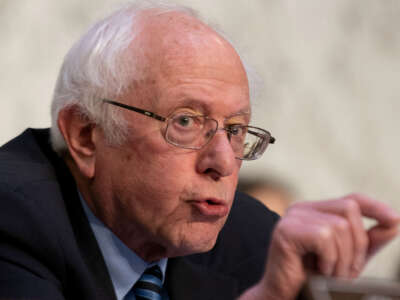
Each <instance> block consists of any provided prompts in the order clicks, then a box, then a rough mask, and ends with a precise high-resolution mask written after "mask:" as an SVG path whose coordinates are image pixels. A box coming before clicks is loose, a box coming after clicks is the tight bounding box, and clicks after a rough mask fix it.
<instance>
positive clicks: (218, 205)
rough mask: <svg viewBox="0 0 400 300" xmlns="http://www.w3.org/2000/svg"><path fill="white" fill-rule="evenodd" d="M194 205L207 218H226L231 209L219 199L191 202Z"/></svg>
mask: <svg viewBox="0 0 400 300" xmlns="http://www.w3.org/2000/svg"><path fill="white" fill-rule="evenodd" d="M191 203H192V205H193V206H194V207H195V208H196V209H197V210H198V212H200V213H201V214H202V215H205V216H215V217H225V216H226V215H228V213H229V207H228V205H226V204H225V203H224V202H223V201H222V200H219V199H213V198H209V199H204V200H198V201H197V200H196V201H191Z"/></svg>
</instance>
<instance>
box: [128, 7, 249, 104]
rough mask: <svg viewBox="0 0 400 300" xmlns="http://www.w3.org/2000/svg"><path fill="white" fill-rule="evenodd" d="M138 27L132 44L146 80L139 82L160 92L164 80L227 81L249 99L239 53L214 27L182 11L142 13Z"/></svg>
mask: <svg viewBox="0 0 400 300" xmlns="http://www.w3.org/2000/svg"><path fill="white" fill-rule="evenodd" d="M141 27H142V29H141V31H140V34H139V35H138V36H137V37H136V39H135V45H133V47H136V49H134V50H135V51H134V52H135V53H136V55H139V58H138V62H139V63H140V64H141V65H142V68H143V72H144V73H145V76H144V81H145V82H146V84H145V85H139V86H142V87H143V88H145V87H146V88H148V87H150V86H149V84H151V90H152V91H153V92H154V91H155V90H156V89H157V87H158V88H159V90H158V92H159V93H160V92H162V88H164V85H165V84H173V83H179V82H178V81H185V80H188V81H190V80H191V79H196V80H200V79H201V80H202V81H203V82H209V83H210V82H212V81H214V82H226V83H227V84H230V85H231V86H237V87H238V88H239V89H241V93H242V94H245V95H244V96H243V99H244V100H245V101H248V81H247V75H246V71H245V69H244V66H243V64H242V62H241V60H240V57H239V55H238V54H237V53H236V51H235V50H234V48H233V47H232V46H231V44H230V43H229V42H228V41H226V40H225V39H224V38H223V37H221V36H220V35H219V34H218V33H217V32H215V31H214V30H213V29H211V28H210V27H208V26H207V25H205V24H204V23H202V22H201V21H199V20H198V19H196V18H194V17H193V16H190V15H187V14H185V13H181V12H168V13H162V14H157V13H152V14H150V15H147V16H146V15H145V16H144V17H143V19H142V26H141ZM173 81H176V82H173ZM160 89H161V90H160ZM145 93H149V91H148V90H147V91H145ZM155 98H157V97H153V98H152V99H155Z"/></svg>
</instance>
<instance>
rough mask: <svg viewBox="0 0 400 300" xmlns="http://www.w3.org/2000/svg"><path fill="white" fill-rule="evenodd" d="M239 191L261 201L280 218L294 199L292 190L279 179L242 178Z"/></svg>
mask: <svg viewBox="0 0 400 300" xmlns="http://www.w3.org/2000/svg"><path fill="white" fill-rule="evenodd" d="M237 189H238V191H241V192H244V193H246V194H249V195H250V196H252V197H254V198H256V199H257V200H260V201H261V202H262V203H263V204H264V205H265V206H266V207H268V208H269V209H270V210H272V211H274V212H276V213H277V214H278V215H280V216H282V215H283V214H284V213H285V211H286V210H287V209H288V207H289V205H290V204H291V203H292V202H293V199H294V195H293V191H292V188H291V187H289V185H288V184H286V183H285V182H283V181H281V180H277V179H271V178H266V179H262V180H261V179H251V178H244V179H241V178H240V179H239V183H238V187H237Z"/></svg>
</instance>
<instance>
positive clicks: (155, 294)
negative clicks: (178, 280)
mask: <svg viewBox="0 0 400 300" xmlns="http://www.w3.org/2000/svg"><path fill="white" fill-rule="evenodd" d="M162 277H163V274H162V272H161V269H160V267H159V266H158V265H155V266H152V267H150V268H148V269H146V270H145V271H144V272H143V274H142V276H141V277H140V278H139V280H138V281H137V282H136V283H135V285H134V286H133V289H132V292H133V294H134V295H135V297H136V299H137V300H161V290H162Z"/></svg>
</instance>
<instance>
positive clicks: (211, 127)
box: [165, 113, 218, 149]
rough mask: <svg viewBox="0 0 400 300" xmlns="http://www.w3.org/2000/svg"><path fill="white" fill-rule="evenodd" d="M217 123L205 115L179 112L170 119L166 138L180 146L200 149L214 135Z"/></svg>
mask: <svg viewBox="0 0 400 300" xmlns="http://www.w3.org/2000/svg"><path fill="white" fill-rule="evenodd" d="M217 125H218V124H217V122H216V121H215V120H212V119H206V118H205V117H203V116H196V115H190V114H187V113H177V114H175V115H173V116H172V117H171V118H170V119H169V120H168V125H167V130H166V133H165V138H166V140H167V141H168V142H170V143H171V144H174V145H176V146H179V147H183V148H188V149H200V148H202V147H203V146H204V145H205V144H207V142H208V141H209V140H210V139H211V138H212V137H213V135H214V133H215V131H216V130H217Z"/></svg>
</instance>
